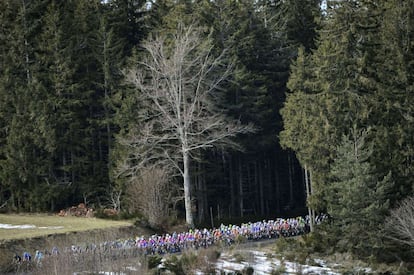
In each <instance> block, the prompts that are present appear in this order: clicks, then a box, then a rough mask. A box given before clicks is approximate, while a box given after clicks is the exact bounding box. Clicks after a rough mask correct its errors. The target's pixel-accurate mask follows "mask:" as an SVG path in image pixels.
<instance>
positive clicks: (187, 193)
mask: <svg viewBox="0 0 414 275" xmlns="http://www.w3.org/2000/svg"><path fill="white" fill-rule="evenodd" d="M183 166H184V167H183V168H184V171H183V180H184V183H183V184H184V205H185V220H186V223H187V225H188V226H190V227H191V228H193V227H194V218H193V212H192V207H191V178H190V172H189V169H190V167H189V166H190V157H189V155H188V152H186V151H184V152H183Z"/></svg>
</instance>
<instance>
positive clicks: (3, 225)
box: [0, 223, 63, 229]
mask: <svg viewBox="0 0 414 275" xmlns="http://www.w3.org/2000/svg"><path fill="white" fill-rule="evenodd" d="M34 228H39V229H62V228H63V226H39V227H37V226H36V225H34V224H20V225H17V224H7V223H0V229H34Z"/></svg>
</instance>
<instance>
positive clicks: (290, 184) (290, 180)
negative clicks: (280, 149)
mask: <svg viewBox="0 0 414 275" xmlns="http://www.w3.org/2000/svg"><path fill="white" fill-rule="evenodd" d="M288 165H289V204H290V205H291V206H293V204H294V202H293V164H292V157H291V156H290V153H288Z"/></svg>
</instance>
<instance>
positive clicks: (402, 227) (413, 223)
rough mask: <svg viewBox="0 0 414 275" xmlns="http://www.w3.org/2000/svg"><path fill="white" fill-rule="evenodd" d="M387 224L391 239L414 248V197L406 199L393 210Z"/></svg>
mask: <svg viewBox="0 0 414 275" xmlns="http://www.w3.org/2000/svg"><path fill="white" fill-rule="evenodd" d="M385 224H386V228H387V229H388V231H389V233H390V234H388V237H389V238H390V239H392V240H395V241H397V242H399V243H401V244H406V245H409V246H411V247H414V197H410V198H407V199H405V200H404V201H402V202H401V203H400V205H399V206H398V207H397V208H395V209H394V210H392V211H391V213H390V216H389V217H388V218H387V220H386V223H385Z"/></svg>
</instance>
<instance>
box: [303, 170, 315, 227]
mask: <svg viewBox="0 0 414 275" xmlns="http://www.w3.org/2000/svg"><path fill="white" fill-rule="evenodd" d="M304 170H305V186H306V199H307V200H308V199H309V197H310V194H311V186H310V184H311V183H310V180H309V176H308V169H307V166H306V165H305V168H304ZM308 215H309V226H310V231H311V232H313V231H314V220H315V219H314V216H315V214H314V212H313V210H312V209H311V208H310V206H309V205H308Z"/></svg>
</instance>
